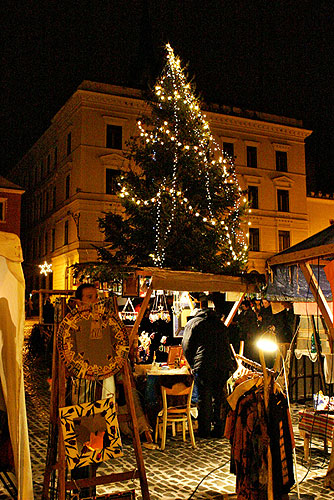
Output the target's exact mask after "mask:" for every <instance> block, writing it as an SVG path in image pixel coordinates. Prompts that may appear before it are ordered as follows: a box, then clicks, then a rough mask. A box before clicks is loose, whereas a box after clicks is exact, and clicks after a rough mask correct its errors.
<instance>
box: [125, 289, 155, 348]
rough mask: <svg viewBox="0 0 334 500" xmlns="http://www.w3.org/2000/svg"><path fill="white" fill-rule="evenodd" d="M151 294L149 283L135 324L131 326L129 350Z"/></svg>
mask: <svg viewBox="0 0 334 500" xmlns="http://www.w3.org/2000/svg"><path fill="white" fill-rule="evenodd" d="M152 292H153V287H152V283H151V284H150V286H149V287H148V289H147V292H146V295H145V297H144V300H143V302H142V305H141V307H140V310H139V313H138V315H137V318H136V321H135V324H134V325H133V327H132V330H131V333H130V337H129V345H130V349H131V345H132V342H133V341H134V338H135V336H136V334H137V332H138V328H139V325H140V323H141V320H142V319H143V317H144V314H145V311H146V309H147V306H148V303H149V301H150V298H151V295H152Z"/></svg>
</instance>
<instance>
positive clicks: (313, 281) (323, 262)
mask: <svg viewBox="0 0 334 500" xmlns="http://www.w3.org/2000/svg"><path fill="white" fill-rule="evenodd" d="M267 263H268V265H269V271H270V280H269V284H268V290H267V292H268V296H269V297H270V296H275V297H276V299H277V300H292V301H296V302H309V301H310V302H312V301H313V302H315V303H316V304H317V306H318V308H319V310H320V312H321V315H322V318H323V320H324V323H325V325H326V329H327V337H328V346H329V351H330V352H329V353H327V354H325V355H324V357H325V365H326V370H325V371H326V373H327V382H328V383H332V382H333V380H334V374H333V372H334V364H333V356H334V354H333V352H334V350H333V344H334V325H333V310H332V308H331V307H332V305H331V306H330V305H329V300H330V299H331V298H332V295H333V290H334V225H331V226H329V227H327V228H326V229H324V230H323V231H320V232H319V233H317V234H315V235H313V236H311V237H310V238H307V239H306V240H303V241H302V242H300V243H298V244H297V245H294V246H292V247H290V248H288V249H286V250H284V251H283V252H280V253H278V254H277V255H274V256H273V257H271V258H270V259H268V261H267ZM333 444H334V443H333V442H332V453H331V458H330V463H329V467H328V471H327V475H326V478H325V485H327V486H329V487H331V488H332V489H334V449H333Z"/></svg>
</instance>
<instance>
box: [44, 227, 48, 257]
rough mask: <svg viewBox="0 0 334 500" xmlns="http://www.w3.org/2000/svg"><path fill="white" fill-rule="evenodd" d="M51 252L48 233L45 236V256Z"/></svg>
mask: <svg viewBox="0 0 334 500" xmlns="http://www.w3.org/2000/svg"><path fill="white" fill-rule="evenodd" d="M48 251H49V235H48V232H47V231H46V233H45V235H44V253H45V255H46V254H47V253H48Z"/></svg>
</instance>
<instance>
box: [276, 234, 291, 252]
mask: <svg viewBox="0 0 334 500" xmlns="http://www.w3.org/2000/svg"><path fill="white" fill-rule="evenodd" d="M289 246H290V231H278V251H279V252H282V250H285V249H286V248H289Z"/></svg>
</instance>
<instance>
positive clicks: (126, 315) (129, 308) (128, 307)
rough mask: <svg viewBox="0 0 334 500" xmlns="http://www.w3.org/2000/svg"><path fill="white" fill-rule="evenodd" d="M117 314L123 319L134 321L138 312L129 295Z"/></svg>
mask: <svg viewBox="0 0 334 500" xmlns="http://www.w3.org/2000/svg"><path fill="white" fill-rule="evenodd" d="M118 314H119V317H120V318H121V320H123V321H136V319H137V316H138V313H137V312H136V311H135V309H134V307H133V304H132V300H131V299H130V297H128V299H127V301H126V303H125V306H124V307H123V309H122V310H121V311H120V312H119V313H118Z"/></svg>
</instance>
